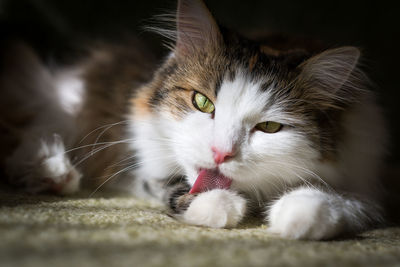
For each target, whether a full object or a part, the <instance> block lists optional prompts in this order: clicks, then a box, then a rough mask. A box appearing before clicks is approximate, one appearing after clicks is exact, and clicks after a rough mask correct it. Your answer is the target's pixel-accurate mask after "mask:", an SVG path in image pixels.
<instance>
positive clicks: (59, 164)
mask: <svg viewBox="0 0 400 267" xmlns="http://www.w3.org/2000/svg"><path fill="white" fill-rule="evenodd" d="M35 176H36V177H37V186H36V187H35V186H32V188H37V189H39V188H42V191H51V192H53V193H56V194H60V195H68V194H73V193H76V192H77V191H78V190H79V184H80V180H81V177H82V175H81V174H80V173H79V171H78V170H76V169H75V167H74V166H72V165H71V163H70V161H69V159H68V158H66V156H65V155H64V154H56V155H52V156H49V157H46V158H44V159H43V160H42V161H41V162H40V163H39V165H38V166H37V169H36V170H35Z"/></svg>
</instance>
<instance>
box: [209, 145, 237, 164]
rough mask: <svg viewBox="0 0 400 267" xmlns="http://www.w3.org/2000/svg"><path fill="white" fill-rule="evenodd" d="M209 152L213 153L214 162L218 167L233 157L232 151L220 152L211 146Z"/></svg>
mask: <svg viewBox="0 0 400 267" xmlns="http://www.w3.org/2000/svg"><path fill="white" fill-rule="evenodd" d="M211 150H212V152H213V153H214V162H215V163H216V164H218V165H219V164H221V163H223V162H225V161H226V160H228V159H230V158H232V157H233V155H234V151H221V150H219V149H217V148H216V147H215V146H212V147H211Z"/></svg>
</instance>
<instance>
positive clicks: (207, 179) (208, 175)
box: [189, 169, 232, 194]
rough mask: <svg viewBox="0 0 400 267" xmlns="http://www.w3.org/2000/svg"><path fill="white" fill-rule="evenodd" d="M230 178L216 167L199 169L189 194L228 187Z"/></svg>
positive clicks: (230, 181)
mask: <svg viewBox="0 0 400 267" xmlns="http://www.w3.org/2000/svg"><path fill="white" fill-rule="evenodd" d="M231 183H232V179H231V178H228V177H226V176H225V175H223V174H222V173H221V172H220V171H219V170H218V169H201V170H200V172H199V175H198V176H197V179H196V181H195V182H194V184H193V187H192V189H190V191H189V194H196V193H201V192H205V191H208V190H212V189H229V188H230V186H231Z"/></svg>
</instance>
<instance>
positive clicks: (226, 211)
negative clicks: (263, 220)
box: [169, 189, 247, 228]
mask: <svg viewBox="0 0 400 267" xmlns="http://www.w3.org/2000/svg"><path fill="white" fill-rule="evenodd" d="M185 192H187V191H185ZM181 193H183V191H181ZM169 204H170V207H171V209H172V210H173V211H174V213H175V215H176V217H177V218H178V219H179V220H181V221H183V222H185V223H188V224H192V225H200V226H208V227H213V228H225V227H227V228H230V227H235V226H236V225H237V224H238V223H239V222H240V221H241V220H242V219H243V217H244V216H245V213H246V206H247V201H246V199H244V198H243V197H242V196H240V195H239V194H237V193H236V192H233V191H230V190H225V189H214V190H210V191H206V192H203V193H199V194H184V195H181V196H179V192H178V193H175V195H172V197H171V198H170V200H169Z"/></svg>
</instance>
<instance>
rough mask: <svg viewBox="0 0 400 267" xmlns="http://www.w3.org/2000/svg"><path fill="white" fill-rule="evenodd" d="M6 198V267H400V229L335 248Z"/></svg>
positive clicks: (79, 205) (121, 203) (0, 215)
mask: <svg viewBox="0 0 400 267" xmlns="http://www.w3.org/2000/svg"><path fill="white" fill-rule="evenodd" d="M85 195H86V194H84V195H82V196H78V197H73V198H63V197H54V196H29V195H23V194H17V193H13V192H10V191H6V192H1V193H0V266H51V267H57V266H400V228H386V229H380V230H374V231H369V232H367V233H364V234H362V235H360V236H359V237H357V238H353V239H350V240H338V241H329V242H306V241H291V240H283V239H280V238H278V237H274V236H271V235H268V234H266V233H265V229H266V226H265V225H252V224H247V225H243V226H241V227H239V229H232V230H227V229H208V228H202V227H193V226H187V225H183V224H181V223H179V222H177V221H176V220H174V219H173V218H171V217H169V216H168V215H167V214H166V212H165V210H164V209H163V208H162V207H160V206H159V205H157V204H155V203H149V202H143V201H139V200H135V199H132V198H130V197H127V196H108V197H107V196H104V195H103V197H96V198H91V199H89V198H86V196H85Z"/></svg>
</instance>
